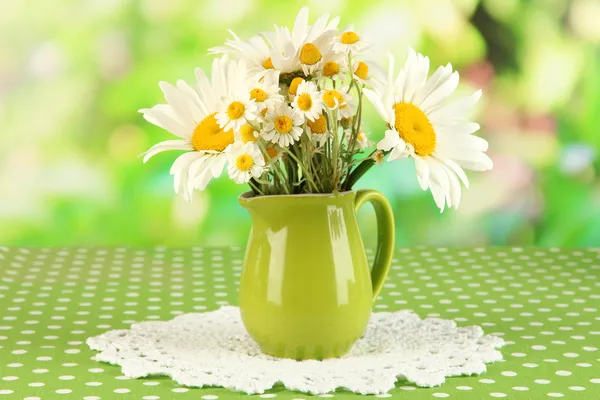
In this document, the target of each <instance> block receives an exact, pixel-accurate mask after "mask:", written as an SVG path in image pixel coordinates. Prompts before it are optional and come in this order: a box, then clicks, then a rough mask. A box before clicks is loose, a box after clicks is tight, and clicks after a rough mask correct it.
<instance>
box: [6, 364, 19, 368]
mask: <svg viewBox="0 0 600 400" xmlns="http://www.w3.org/2000/svg"><path fill="white" fill-rule="evenodd" d="M6 366H7V367H9V368H19V367H22V366H23V364H20V363H11V364H6Z"/></svg>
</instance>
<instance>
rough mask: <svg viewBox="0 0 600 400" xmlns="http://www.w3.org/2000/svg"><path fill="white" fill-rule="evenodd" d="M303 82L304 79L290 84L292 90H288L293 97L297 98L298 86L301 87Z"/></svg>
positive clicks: (296, 79) (295, 80)
mask: <svg viewBox="0 0 600 400" xmlns="http://www.w3.org/2000/svg"><path fill="white" fill-rule="evenodd" d="M302 82H304V79H302V78H294V79H292V82H291V83H290V88H289V89H288V93H289V94H291V95H292V96H295V95H296V93H298V86H300V84H301V83H302Z"/></svg>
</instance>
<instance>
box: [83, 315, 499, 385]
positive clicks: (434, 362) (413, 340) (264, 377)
mask: <svg viewBox="0 0 600 400" xmlns="http://www.w3.org/2000/svg"><path fill="white" fill-rule="evenodd" d="M87 343H88V345H89V346H90V347H91V348H92V349H93V350H98V351H100V353H99V354H97V355H96V356H95V359H96V360H97V361H104V362H108V363H111V364H117V365H120V366H121V367H122V371H123V374H124V375H125V376H127V377H130V378H140V377H145V376H149V375H168V376H170V377H171V378H173V379H174V380H175V381H176V382H177V383H179V384H181V385H185V386H193V387H203V386H223V387H225V388H227V389H231V390H235V391H240V392H246V393H248V394H254V393H263V392H264V391H265V390H268V389H270V388H272V387H273V385H275V384H276V383H277V382H281V383H282V384H283V385H284V386H285V387H286V388H287V389H289V390H295V391H300V392H305V393H310V394H324V393H328V392H333V391H335V389H336V388H345V389H347V390H350V391H352V392H355V393H361V394H380V393H386V392H388V391H389V390H391V389H393V388H394V384H395V382H396V381H397V380H399V379H400V380H402V379H406V380H408V381H409V382H414V383H415V384H416V385H418V386H423V387H431V386H437V385H441V384H442V383H444V381H445V377H450V376H458V375H473V374H481V373H483V372H485V370H486V366H485V364H486V363H489V362H494V361H499V360H501V359H502V354H501V353H500V352H499V351H498V350H497V348H500V347H502V346H503V345H504V341H503V340H502V339H501V338H499V337H496V336H484V335H483V330H482V329H481V328H480V327H478V326H470V327H465V328H458V327H457V326H456V324H455V323H454V322H453V321H449V320H443V319H437V318H428V319H425V320H421V319H420V318H419V317H418V316H417V315H416V314H414V313H412V312H408V311H398V312H391V313H390V312H381V313H373V314H372V316H371V319H370V321H369V325H368V327H367V330H366V332H365V334H364V336H363V337H362V338H361V339H359V340H358V341H357V342H356V343H355V345H354V346H353V348H352V350H351V351H350V353H348V354H347V355H346V356H344V357H341V358H336V359H328V360H324V361H315V360H309V361H294V360H288V359H279V358H275V357H271V356H268V355H265V354H263V353H261V351H260V349H259V347H258V345H257V344H256V343H255V342H254V341H253V340H252V339H251V338H250V336H249V335H248V334H247V333H246V331H245V329H244V326H243V325H242V321H241V318H240V313H239V308H237V307H230V306H226V307H223V308H221V309H220V310H217V311H212V312H207V313H192V314H184V315H181V316H178V317H176V318H174V319H173V320H171V321H166V322H142V323H138V324H134V325H132V326H131V329H130V330H114V331H109V332H106V333H104V334H102V335H100V336H96V337H93V338H89V339H88V340H87Z"/></svg>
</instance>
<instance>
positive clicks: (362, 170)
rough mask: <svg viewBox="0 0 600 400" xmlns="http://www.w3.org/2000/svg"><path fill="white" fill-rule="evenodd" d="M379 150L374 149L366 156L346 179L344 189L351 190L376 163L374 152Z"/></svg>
mask: <svg viewBox="0 0 600 400" xmlns="http://www.w3.org/2000/svg"><path fill="white" fill-rule="evenodd" d="M376 151H377V150H374V151H373V152H372V153H371V154H369V156H368V157H366V158H364V159H363V160H362V161H361V162H360V164H358V166H357V167H356V168H354V170H353V171H352V172H351V173H350V174H349V175H348V178H346V181H345V182H344V186H343V187H344V189H345V190H351V189H352V187H353V186H354V184H355V183H356V182H357V181H358V180H359V179H360V178H362V176H363V175H364V174H366V173H367V171H368V170H370V169H371V167H372V166H373V165H375V160H374V159H373V154H375V152H376Z"/></svg>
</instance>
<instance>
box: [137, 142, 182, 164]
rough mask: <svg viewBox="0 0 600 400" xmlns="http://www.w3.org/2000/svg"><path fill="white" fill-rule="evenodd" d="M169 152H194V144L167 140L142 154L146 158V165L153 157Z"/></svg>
mask: <svg viewBox="0 0 600 400" xmlns="http://www.w3.org/2000/svg"><path fill="white" fill-rule="evenodd" d="M167 150H194V148H193V147H192V144H191V143H190V142H188V141H186V140H165V141H164V142H160V143H157V144H155V145H154V146H152V147H150V149H149V150H148V151H146V152H145V153H142V154H140V156H141V155H143V156H144V160H143V162H144V164H145V163H146V162H147V161H148V160H149V159H150V158H152V157H154V156H155V155H157V154H158V153H161V152H163V151H167Z"/></svg>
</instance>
